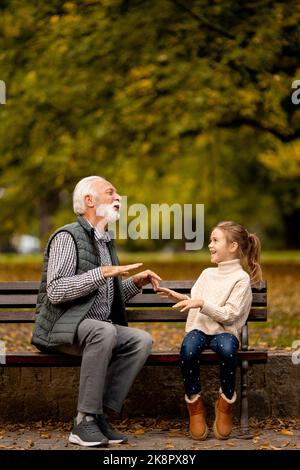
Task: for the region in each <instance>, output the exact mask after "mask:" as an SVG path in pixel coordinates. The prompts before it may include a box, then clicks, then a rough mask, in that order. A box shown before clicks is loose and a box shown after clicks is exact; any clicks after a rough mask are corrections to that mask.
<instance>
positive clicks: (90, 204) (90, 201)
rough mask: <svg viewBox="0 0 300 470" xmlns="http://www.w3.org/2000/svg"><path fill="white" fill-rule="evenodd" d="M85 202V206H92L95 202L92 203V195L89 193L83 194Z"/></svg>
mask: <svg viewBox="0 0 300 470" xmlns="http://www.w3.org/2000/svg"><path fill="white" fill-rule="evenodd" d="M85 203H86V205H87V207H94V206H95V204H94V198H93V196H90V195H89V194H88V195H87V196H85Z"/></svg>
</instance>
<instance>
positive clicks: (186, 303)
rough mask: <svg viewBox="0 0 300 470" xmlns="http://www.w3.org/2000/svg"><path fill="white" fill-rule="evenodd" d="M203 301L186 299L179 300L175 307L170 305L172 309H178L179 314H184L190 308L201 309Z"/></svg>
mask: <svg viewBox="0 0 300 470" xmlns="http://www.w3.org/2000/svg"><path fill="white" fill-rule="evenodd" d="M203 303H204V302H203V300H202V299H187V300H181V301H180V302H178V303H177V304H175V305H172V308H179V309H180V311H181V312H185V311H186V310H189V309H190V308H202V307H203Z"/></svg>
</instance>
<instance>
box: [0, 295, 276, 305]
mask: <svg viewBox="0 0 300 470" xmlns="http://www.w3.org/2000/svg"><path fill="white" fill-rule="evenodd" d="M187 293H189V292H187ZM36 300H37V296H36V294H24V293H18V294H15V293H10V294H0V308H17V307H23V308H35V306H36ZM266 303H267V294H266V293H265V292H259V293H258V292H256V293H253V301H252V306H255V307H260V306H261V307H264V306H265V305H266ZM173 304H174V302H172V301H171V300H169V299H163V298H161V297H159V296H158V295H157V294H144V293H143V294H137V295H136V296H135V297H133V298H132V299H131V300H129V302H127V305H128V306H131V305H134V306H136V307H149V306H153V307H163V306H168V305H173Z"/></svg>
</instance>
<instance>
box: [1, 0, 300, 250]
mask: <svg viewBox="0 0 300 470" xmlns="http://www.w3.org/2000/svg"><path fill="white" fill-rule="evenodd" d="M0 24H1V30H0V50H1V53H0V78H1V79H2V80H4V81H5V82H6V84H7V104H6V105H5V106H1V107H0V119H1V125H0V170H1V173H0V187H3V188H4V189H5V193H4V196H3V197H2V199H0V210H1V213H2V221H1V227H0V236H1V235H2V237H3V238H5V236H7V234H8V233H12V232H19V233H23V232H24V231H31V232H32V233H39V234H40V235H41V236H42V237H45V236H47V234H48V233H49V231H50V230H51V229H52V228H53V227H54V226H58V225H60V224H61V223H64V222H67V221H69V220H70V218H71V192H72V190H73V187H74V185H75V183H76V182H77V181H78V180H79V179H80V178H82V177H83V176H86V175H90V174H100V175H103V176H105V177H106V178H107V179H110V180H112V181H113V183H114V185H115V186H117V187H118V188H119V190H120V191H121V193H122V194H127V195H128V196H129V203H134V202H143V203H146V204H150V203H155V202H161V203H162V202H169V203H173V202H179V203H184V202H187V203H196V202H197V203H204V204H205V216H206V225H207V229H208V228H209V227H211V226H212V225H214V224H215V223H216V222H217V221H218V219H220V218H221V219H225V218H230V219H237V220H239V221H240V222H241V223H244V224H246V225H247V226H248V227H249V228H250V229H253V230H256V231H258V233H259V234H261V235H262V236H263V237H264V239H265V240H266V241H268V240H269V241H270V242H271V241H272V242H273V243H275V245H276V243H277V245H280V244H281V245H284V244H285V242H284V241H283V240H282V239H283V238H284V237H285V229H289V227H290V220H291V219H289V217H290V218H291V217H292V216H294V214H295V212H297V211H298V210H299V209H300V200H299V198H300V196H299V194H300V193H299V189H298V188H299V187H300V186H299V185H298V183H299V178H300V176H299V173H300V170H299V164H300V163H299V157H298V153H299V152H298V148H299V137H300V124H299V122H300V120H299V113H300V111H299V110H298V108H297V107H295V106H293V105H292V104H291V100H290V95H291V83H292V81H293V79H295V77H296V76H297V73H298V75H299V66H298V57H299V52H300V51H299V48H300V46H299V32H300V27H299V24H300V7H299V4H298V3H297V2H293V3H291V2H286V3H284V2H281V1H270V0H256V1H251V2H236V1H233V0H223V1H219V0H215V1H214V2H209V1H208V0H194V1H192V0H189V1H187V2H186V1H183V0H181V3H180V2H179V1H175V0H174V1H172V0H165V1H164V2H161V1H159V0H151V1H146V0H145V1H141V0H123V1H121V0H109V1H101V2H100V1H97V0H77V1H72V2H64V1H60V0H49V1H47V2H40V1H38V0H29V1H27V2H23V1H22V0H7V1H6V2H2V4H1V7H0ZM274 181H275V182H276V185H278V186H279V187H280V191H281V196H282V197H281V199H279V198H278V193H277V191H276V190H275V188H274ZM291 188H296V198H295V197H294V196H295V194H294V193H295V189H292V190H291ZM282 198H283V199H284V200H287V201H290V200H291V199H292V201H293V203H292V205H291V206H289V209H288V210H287V207H286V205H285V204H286V203H284V204H283V203H282ZM12 215H13V217H12ZM297 230H298V229H297V228H296V231H295V233H294V234H293V236H294V238H292V239H291V240H289V244H290V246H292V245H293V244H295V243H296V242H297V240H299V237H300V227H299V230H298V231H297ZM298 232H299V233H298ZM274 234H275V236H274ZM299 241H300V240H299ZM142 245H143V244H142ZM146 245H147V242H144V246H146Z"/></svg>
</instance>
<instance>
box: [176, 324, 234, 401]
mask: <svg viewBox="0 0 300 470" xmlns="http://www.w3.org/2000/svg"><path fill="white" fill-rule="evenodd" d="M238 347H239V342H238V340H237V338H236V337H235V336H234V335H231V334H230V333H220V334H217V335H206V334H205V333H203V332H202V331H201V330H192V331H190V332H189V333H187V334H186V336H185V337H184V340H183V342H182V345H181V350H180V356H181V372H182V375H183V381H184V388H185V393H186V395H187V396H188V397H190V396H191V395H193V394H195V393H200V392H201V383H200V353H201V352H202V351H203V350H204V349H208V348H209V349H212V350H213V351H215V352H216V353H217V354H218V355H219V357H220V381H221V388H222V392H223V393H224V395H225V396H226V398H228V399H231V398H232V397H233V394H234V391H235V376H236V366H237V351H238Z"/></svg>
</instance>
